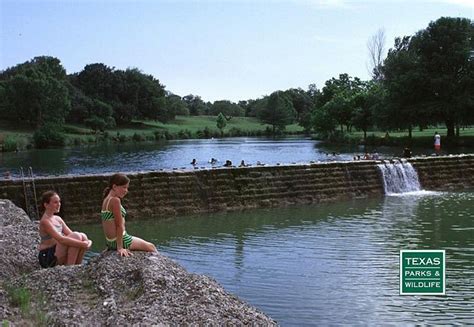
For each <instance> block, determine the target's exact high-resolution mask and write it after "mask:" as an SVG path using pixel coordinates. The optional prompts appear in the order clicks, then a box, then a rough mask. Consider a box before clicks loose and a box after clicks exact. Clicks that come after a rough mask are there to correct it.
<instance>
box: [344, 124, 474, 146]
mask: <svg viewBox="0 0 474 327" xmlns="http://www.w3.org/2000/svg"><path fill="white" fill-rule="evenodd" d="M435 132H438V133H439V134H440V135H441V144H442V145H444V146H451V145H454V146H472V145H474V128H473V127H469V128H464V129H461V130H460V137H455V138H451V139H448V138H447V137H446V135H447V129H446V128H434V127H433V128H427V129H424V130H422V131H420V130H414V131H412V137H411V139H410V138H409V137H408V131H396V132H389V133H388V134H387V133H385V132H379V131H371V132H367V138H366V140H364V133H363V132H359V131H357V132H352V133H347V134H345V136H344V138H343V139H342V140H340V141H341V143H351V144H366V145H370V146H381V145H387V146H408V147H411V146H423V147H432V146H433V142H434V134H435ZM336 143H337V140H336Z"/></svg>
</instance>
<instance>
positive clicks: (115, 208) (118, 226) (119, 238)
mask: <svg viewBox="0 0 474 327" xmlns="http://www.w3.org/2000/svg"><path fill="white" fill-rule="evenodd" d="M110 205H111V206H112V210H111V211H112V213H113V214H114V221H115V232H116V234H115V235H116V242H117V252H118V253H119V254H120V255H121V256H126V257H128V255H129V254H130V252H129V251H128V250H127V249H124V248H123V233H124V231H125V220H124V219H123V217H122V211H121V210H120V209H121V202H120V199H119V198H117V197H113V198H112V199H111V200H110Z"/></svg>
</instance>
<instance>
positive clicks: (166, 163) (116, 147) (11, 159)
mask: <svg viewBox="0 0 474 327" xmlns="http://www.w3.org/2000/svg"><path fill="white" fill-rule="evenodd" d="M366 150H367V151H369V152H371V153H372V152H374V151H377V153H378V154H379V155H380V156H381V157H382V158H391V157H393V156H401V155H402V152H403V149H402V148H397V147H378V148H377V149H374V148H370V149H364V147H363V146H325V145H323V144H321V143H320V142H319V141H315V140H311V139H309V138H301V137H297V138H296V137H293V138H283V139H271V138H270V139H269V138H256V137H252V138H247V137H238V138H223V139H203V140H200V139H197V140H176V141H168V142H161V143H157V142H150V143H144V142H143V143H125V144H106V143H103V144H98V145H91V146H82V147H68V148H55V149H33V150H28V151H20V152H13V153H2V152H0V174H1V175H3V174H5V172H7V171H8V172H10V174H11V175H13V176H18V175H19V169H20V167H23V168H24V169H25V170H26V169H27V168H28V167H32V168H33V172H34V173H35V175H39V176H42V175H43V176H44V175H64V174H96V173H111V172H118V171H120V172H132V171H153V170H160V169H164V170H171V169H173V168H179V169H181V168H184V169H193V168H194V167H193V166H192V165H190V163H191V161H192V159H196V160H197V165H196V168H210V167H212V165H211V164H210V163H209V160H210V159H211V158H216V159H218V160H219V161H218V162H217V163H216V164H215V165H214V166H222V165H223V164H224V162H225V161H226V160H231V161H232V163H233V164H234V165H236V166H237V165H239V164H240V162H241V160H244V161H245V163H246V164H251V165H256V164H257V162H258V161H260V162H261V163H262V164H267V165H275V164H277V163H281V164H291V163H309V162H311V161H336V160H337V161H339V160H352V159H353V157H354V155H363V154H364V152H365V151H366ZM412 150H413V153H414V154H418V155H420V154H422V155H430V154H431V152H432V151H431V149H424V148H419V149H418V148H414V149H412ZM462 150H465V149H458V150H456V151H455V152H451V153H457V152H459V151H462ZM471 150H472V149H471ZM471 152H472V151H471Z"/></svg>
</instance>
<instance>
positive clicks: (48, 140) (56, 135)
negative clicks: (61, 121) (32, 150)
mask: <svg viewBox="0 0 474 327" xmlns="http://www.w3.org/2000/svg"><path fill="white" fill-rule="evenodd" d="M33 142H34V144H35V147H37V148H47V147H49V146H63V145H64V144H65V137H64V134H63V133H62V129H61V128H60V127H59V126H58V125H56V124H51V123H47V124H45V125H43V126H42V127H40V128H38V129H37V130H36V131H35V132H34V134H33Z"/></svg>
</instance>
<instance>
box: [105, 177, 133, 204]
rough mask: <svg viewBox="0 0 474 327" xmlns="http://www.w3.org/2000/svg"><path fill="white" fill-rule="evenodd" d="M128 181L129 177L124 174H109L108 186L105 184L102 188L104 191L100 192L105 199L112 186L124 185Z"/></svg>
mask: <svg viewBox="0 0 474 327" xmlns="http://www.w3.org/2000/svg"><path fill="white" fill-rule="evenodd" d="M128 183H130V178H128V177H127V175H125V174H113V175H112V176H110V179H109V186H107V187H106V188H105V189H104V192H103V193H102V196H103V198H104V199H105V198H106V197H107V195H108V194H109V192H110V190H111V189H112V186H114V185H117V186H124V185H127V184H128Z"/></svg>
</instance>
